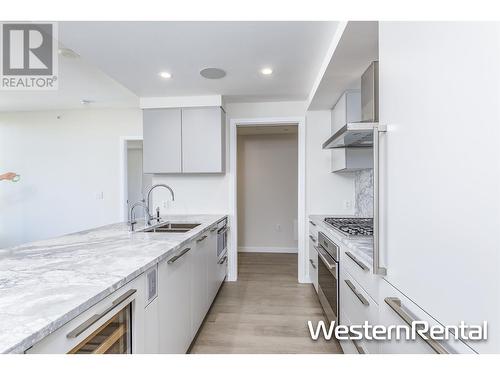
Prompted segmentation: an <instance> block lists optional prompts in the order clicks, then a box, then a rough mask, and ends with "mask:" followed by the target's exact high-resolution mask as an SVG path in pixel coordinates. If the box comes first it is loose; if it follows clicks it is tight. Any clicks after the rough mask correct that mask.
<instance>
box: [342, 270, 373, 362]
mask: <svg viewBox="0 0 500 375" xmlns="http://www.w3.org/2000/svg"><path fill="white" fill-rule="evenodd" d="M339 288H340V310H341V319H340V324H345V325H351V324H357V325H362V324H364V323H365V321H367V322H368V323H370V324H372V325H374V324H378V321H379V319H378V305H377V303H376V302H375V301H374V300H373V299H372V298H371V297H370V296H369V295H368V293H366V292H365V290H363V288H362V287H361V286H360V285H359V284H358V283H357V282H356V281H355V280H354V278H353V277H352V276H351V275H350V274H349V273H347V272H346V271H342V269H341V272H340V285H339ZM342 317H344V319H345V320H346V321H345V322H344V321H342ZM357 343H358V344H361V346H362V347H363V350H364V352H365V353H378V352H379V344H378V342H377V341H376V340H365V339H362V340H360V341H358V342H357Z"/></svg>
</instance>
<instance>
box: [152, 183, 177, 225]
mask: <svg viewBox="0 0 500 375" xmlns="http://www.w3.org/2000/svg"><path fill="white" fill-rule="evenodd" d="M158 187H164V188H165V189H167V190H168V191H170V194H172V201H175V197H174V191H173V190H172V188H171V187H170V186H168V185H165V184H156V185H153V186H151V188H150V189H149V190H148V194H147V200H146V209H147V211H148V225H151V219H152V218H153V216H152V215H151V213H150V212H151V211H150V209H149V207H150V196H151V192H152V191H153V190H154V189H156V188H158ZM156 220H157V221H158V222H160V207H157V208H156Z"/></svg>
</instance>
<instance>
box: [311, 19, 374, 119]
mask: <svg viewBox="0 0 500 375" xmlns="http://www.w3.org/2000/svg"><path fill="white" fill-rule="evenodd" d="M376 60H378V22H376V21H350V22H349V23H348V24H347V27H346V28H345V30H344V32H343V34H342V37H341V39H340V41H339V43H338V45H337V47H336V48H335V51H334V53H333V56H332V58H331V60H330V63H329V64H328V67H327V68H326V71H325V73H324V75H323V78H322V79H321V83H320V85H319V86H318V88H317V90H316V92H315V93H314V97H313V99H312V101H311V103H310V105H309V108H308V109H309V110H326V109H331V108H333V106H334V105H335V103H337V100H338V99H339V98H340V96H341V95H342V93H343V92H344V91H345V90H348V89H357V88H360V84H361V75H362V74H363V72H364V71H365V70H366V68H368V66H369V65H370V63H371V62H372V61H376Z"/></svg>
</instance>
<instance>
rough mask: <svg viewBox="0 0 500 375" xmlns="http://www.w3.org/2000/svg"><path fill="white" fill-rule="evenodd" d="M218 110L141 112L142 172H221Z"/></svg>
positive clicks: (221, 132) (220, 112)
mask: <svg viewBox="0 0 500 375" xmlns="http://www.w3.org/2000/svg"><path fill="white" fill-rule="evenodd" d="M225 122H226V120H225V113H224V110H223V109H222V108H220V107H204V108H182V109H181V108H168V109H145V110H144V111H143V128H144V146H143V147H144V157H143V160H144V161H143V163H144V167H143V168H144V173H224V172H225V168H224V167H225V131H224V130H225Z"/></svg>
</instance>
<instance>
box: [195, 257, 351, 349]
mask: <svg viewBox="0 0 500 375" xmlns="http://www.w3.org/2000/svg"><path fill="white" fill-rule="evenodd" d="M238 266H239V267H238V281H237V282H226V283H224V284H223V286H222V288H221V290H220V291H219V294H218V296H217V298H216V300H215V301H214V304H213V305H212V307H211V309H210V311H209V313H208V315H207V317H206V319H205V322H204V323H203V326H202V327H201V328H200V331H199V332H198V336H197V338H196V339H195V341H194V343H193V345H192V347H191V350H190V352H191V353H227V354H229V353H259V354H261V353H304V354H306V353H341V352H342V350H341V349H340V346H339V344H338V342H336V341H331V342H327V341H325V340H318V341H317V342H315V341H313V340H312V339H311V338H310V335H309V329H308V328H307V321H308V320H311V321H313V322H317V321H318V320H322V319H324V317H323V310H322V308H321V305H320V304H319V301H318V298H317V296H316V293H315V291H314V288H313V286H312V285H311V284H299V283H297V255H296V254H273V253H239V254H238Z"/></svg>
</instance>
